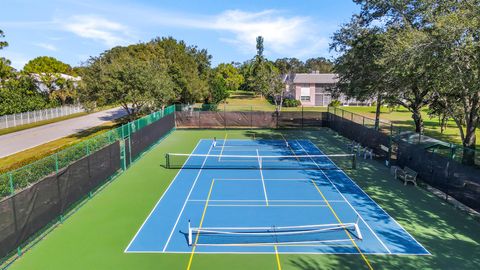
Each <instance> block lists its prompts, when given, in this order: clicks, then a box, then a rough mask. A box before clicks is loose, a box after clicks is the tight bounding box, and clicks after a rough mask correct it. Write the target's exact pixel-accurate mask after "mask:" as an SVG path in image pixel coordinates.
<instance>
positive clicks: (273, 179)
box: [215, 178, 312, 182]
mask: <svg viewBox="0 0 480 270" xmlns="http://www.w3.org/2000/svg"><path fill="white" fill-rule="evenodd" d="M263 180H264V181H297V182H298V181H306V182H311V181H312V180H310V179H306V178H264V179H263ZM215 181H217V182H218V181H262V179H261V178H221V179H217V178H215Z"/></svg>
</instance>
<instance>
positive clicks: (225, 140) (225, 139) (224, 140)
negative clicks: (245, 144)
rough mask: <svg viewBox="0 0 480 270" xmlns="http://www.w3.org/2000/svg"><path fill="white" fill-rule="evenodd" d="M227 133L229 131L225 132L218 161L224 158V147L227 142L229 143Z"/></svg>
mask: <svg viewBox="0 0 480 270" xmlns="http://www.w3.org/2000/svg"><path fill="white" fill-rule="evenodd" d="M227 135H228V133H225V138H223V144H222V151H220V156H219V157H218V161H220V160H221V159H222V154H223V148H225V143H227Z"/></svg>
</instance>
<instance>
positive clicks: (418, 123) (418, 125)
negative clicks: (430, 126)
mask: <svg viewBox="0 0 480 270" xmlns="http://www.w3.org/2000/svg"><path fill="white" fill-rule="evenodd" d="M412 111H413V114H412V118H413V122H414V123H415V132H416V133H420V134H423V118H422V114H421V113H420V109H419V108H413V110H412Z"/></svg>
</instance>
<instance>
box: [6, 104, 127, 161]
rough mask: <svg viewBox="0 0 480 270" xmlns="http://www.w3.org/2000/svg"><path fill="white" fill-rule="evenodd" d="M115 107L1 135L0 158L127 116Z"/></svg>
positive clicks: (122, 110) (123, 111) (121, 109)
mask: <svg viewBox="0 0 480 270" xmlns="http://www.w3.org/2000/svg"><path fill="white" fill-rule="evenodd" d="M126 114H127V113H126V112H125V110H124V109H123V108H120V107H119V108H114V109H109V110H105V111H101V112H97V113H92V114H89V115H85V116H81V117H77V118H72V119H68V120H65V121H60V122H56V123H52V124H48V125H44V126H39V127H35V128H31V129H26V130H22V131H18V132H14V133H9V134H6V135H2V136H0V158H2V157H6V156H9V155H12V154H15V153H17V152H21V151H24V150H27V149H29V148H32V147H35V146H38V145H41V144H44V143H47V142H50V141H54V140H57V139H60V138H63V137H66V136H69V135H72V134H75V133H78V132H80V131H83V130H86V129H89V128H92V127H95V126H99V125H102V124H105V123H108V122H110V121H112V120H115V119H117V118H120V117H122V116H125V115H126Z"/></svg>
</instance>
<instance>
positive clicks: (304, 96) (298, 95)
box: [284, 71, 371, 106]
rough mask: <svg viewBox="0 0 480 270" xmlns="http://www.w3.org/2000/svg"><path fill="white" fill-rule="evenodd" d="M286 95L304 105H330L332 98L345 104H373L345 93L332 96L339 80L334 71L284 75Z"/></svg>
mask: <svg viewBox="0 0 480 270" xmlns="http://www.w3.org/2000/svg"><path fill="white" fill-rule="evenodd" d="M284 82H285V84H286V91H285V97H288V98H294V99H297V100H300V102H301V103H302V105H303V106H328V104H330V102H331V101H332V100H335V99H336V100H339V101H340V103H342V105H343V106H351V105H355V106H364V105H368V106H369V105H371V101H358V100H355V99H352V98H350V99H349V98H347V97H346V96H345V95H340V96H339V97H332V93H331V90H332V89H334V88H335V87H336V85H337V82H338V75H337V74H334V73H319V72H317V71H314V72H312V73H294V74H289V75H286V76H284Z"/></svg>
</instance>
